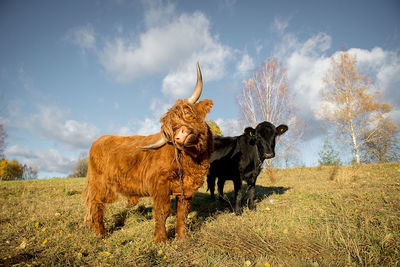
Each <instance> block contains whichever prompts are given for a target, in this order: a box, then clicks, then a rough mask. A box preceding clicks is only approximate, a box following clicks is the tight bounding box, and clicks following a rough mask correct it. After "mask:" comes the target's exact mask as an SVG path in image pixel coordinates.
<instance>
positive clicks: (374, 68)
mask: <svg viewBox="0 0 400 267" xmlns="http://www.w3.org/2000/svg"><path fill="white" fill-rule="evenodd" d="M331 40H332V38H331V36H329V35H327V34H325V33H318V34H315V35H313V36H311V37H310V38H309V39H307V40H305V41H303V42H302V41H300V40H299V39H298V38H297V37H296V36H295V35H294V34H291V33H287V34H285V35H284V36H282V42H281V43H280V44H279V45H278V46H277V47H276V48H275V53H276V54H277V55H279V56H280V57H281V58H282V59H284V60H285V63H286V65H287V73H288V80H289V85H290V88H291V89H292V90H293V91H294V93H295V94H296V102H295V103H296V106H297V107H298V108H299V109H300V112H301V113H302V114H303V117H307V118H308V119H319V115H318V112H319V107H320V104H321V90H322V89H323V87H324V86H325V85H324V83H323V78H324V77H325V75H326V74H327V72H328V71H329V69H330V67H331V58H332V57H337V56H338V55H339V54H340V53H342V52H341V51H338V52H335V53H333V54H331V55H329V54H328V53H327V52H328V50H329V49H330V48H331ZM348 52H349V54H351V55H356V57H357V68H358V69H359V72H360V73H361V74H364V75H368V76H370V77H371V78H372V79H374V80H375V81H376V85H377V87H379V88H381V89H382V91H383V93H384V95H386V96H389V98H388V100H389V101H390V97H392V99H393V96H397V97H398V96H399V95H400V94H399V93H398V92H397V90H396V88H398V85H399V82H400V60H399V56H398V54H397V53H395V52H393V51H385V50H383V49H382V48H380V47H376V48H373V49H371V50H366V49H360V48H351V49H349V50H348ZM392 104H394V105H397V107H395V109H398V108H399V106H398V104H395V103H393V102H392Z"/></svg>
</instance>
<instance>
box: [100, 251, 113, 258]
mask: <svg viewBox="0 0 400 267" xmlns="http://www.w3.org/2000/svg"><path fill="white" fill-rule="evenodd" d="M110 255H111V253H110V252H108V251H103V252H100V256H103V257H108V256H110Z"/></svg>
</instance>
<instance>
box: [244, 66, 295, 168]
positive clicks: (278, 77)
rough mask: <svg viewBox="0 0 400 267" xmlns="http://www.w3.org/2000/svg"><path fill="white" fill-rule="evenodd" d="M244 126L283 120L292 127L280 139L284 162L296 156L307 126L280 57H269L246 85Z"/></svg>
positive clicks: (286, 165)
mask: <svg viewBox="0 0 400 267" xmlns="http://www.w3.org/2000/svg"><path fill="white" fill-rule="evenodd" d="M237 99H238V104H239V106H240V112H241V121H242V124H243V126H252V127H255V126H256V125H257V124H258V123H260V122H262V121H269V122H271V123H273V124H274V125H279V124H281V123H284V124H287V125H288V126H289V131H288V132H287V133H286V134H285V136H284V137H283V138H279V139H278V140H277V147H279V150H280V151H283V153H281V158H283V161H284V162H283V164H284V165H285V167H288V161H289V158H290V157H294V152H295V151H296V149H295V145H296V144H298V143H299V141H300V139H301V137H302V134H303V127H302V123H301V120H300V117H299V116H297V115H296V113H295V111H296V109H295V106H294V97H293V95H292V94H290V92H289V88H288V78H287V71H286V68H285V67H284V66H283V64H282V63H281V62H280V61H279V60H278V59H276V58H267V59H266V60H265V61H264V62H263V63H262V64H261V66H260V67H259V68H258V69H257V70H256V71H255V72H254V73H253V74H252V75H251V77H250V79H248V80H247V81H244V82H243V84H242V90H241V93H240V94H239V96H238V98H237Z"/></svg>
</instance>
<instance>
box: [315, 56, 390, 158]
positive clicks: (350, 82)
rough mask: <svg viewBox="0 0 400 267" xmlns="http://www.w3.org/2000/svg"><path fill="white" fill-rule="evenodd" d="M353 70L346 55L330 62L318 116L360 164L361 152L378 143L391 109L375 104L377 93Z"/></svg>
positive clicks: (354, 62) (353, 64)
mask: <svg viewBox="0 0 400 267" xmlns="http://www.w3.org/2000/svg"><path fill="white" fill-rule="evenodd" d="M356 66H357V59H356V57H355V56H350V55H349V54H348V52H343V53H341V54H340V55H339V56H338V58H332V61H331V69H330V70H329V71H328V73H327V74H326V76H325V79H324V83H325V87H324V88H323V94H322V97H323V102H322V104H321V107H320V115H321V117H322V118H323V119H325V120H327V121H329V122H330V123H331V124H333V125H334V128H335V129H336V133H337V137H338V138H339V140H340V141H342V142H344V143H348V144H351V146H352V149H353V151H354V156H355V159H356V162H357V163H358V164H359V163H360V162H361V159H360V148H361V147H362V146H363V145H365V144H366V143H371V142H375V141H377V140H378V139H379V129H380V126H379V125H382V124H381V122H382V120H384V119H385V118H387V116H388V113H389V112H390V111H391V106H390V105H388V104H385V103H383V104H381V103H380V102H379V101H378V100H379V90H376V89H375V88H374V83H373V81H372V80H371V79H370V78H369V77H368V76H363V75H361V74H359V73H358V71H357V69H356ZM372 92H375V93H372Z"/></svg>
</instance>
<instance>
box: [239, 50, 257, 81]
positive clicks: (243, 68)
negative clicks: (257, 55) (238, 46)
mask: <svg viewBox="0 0 400 267" xmlns="http://www.w3.org/2000/svg"><path fill="white" fill-rule="evenodd" d="M236 68H237V73H238V74H239V75H240V76H245V75H246V74H248V72H249V71H251V70H253V69H254V60H253V58H252V57H250V56H249V55H248V54H247V53H246V54H244V55H243V57H242V60H241V61H239V62H238V64H237V66H236Z"/></svg>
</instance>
